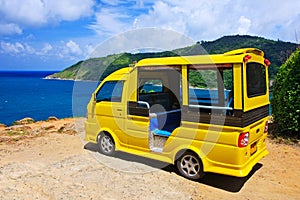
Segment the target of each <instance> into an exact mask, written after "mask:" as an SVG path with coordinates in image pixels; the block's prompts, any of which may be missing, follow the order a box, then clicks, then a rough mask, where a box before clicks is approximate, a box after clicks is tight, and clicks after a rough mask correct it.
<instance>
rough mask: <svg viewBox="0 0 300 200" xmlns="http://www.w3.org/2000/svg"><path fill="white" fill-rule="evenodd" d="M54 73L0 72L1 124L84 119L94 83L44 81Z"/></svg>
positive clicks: (95, 85)
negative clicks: (55, 118) (68, 118)
mask: <svg viewBox="0 0 300 200" xmlns="http://www.w3.org/2000/svg"><path fill="white" fill-rule="evenodd" d="M53 73H55V71H0V123H2V124H6V125H11V124H12V123H13V122H14V121H16V120H20V119H23V118H25V117H31V118H33V119H34V120H35V121H40V120H46V119H48V117H49V116H55V117H57V118H67V117H82V116H86V106H87V103H88V101H89V100H90V98H91V94H92V92H93V91H94V90H95V89H96V87H97V85H98V83H97V82H88V81H72V80H55V79H45V77H47V76H48V75H50V74H53Z"/></svg>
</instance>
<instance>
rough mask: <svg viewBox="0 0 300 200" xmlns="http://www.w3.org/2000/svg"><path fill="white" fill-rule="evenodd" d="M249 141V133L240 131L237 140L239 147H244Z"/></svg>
mask: <svg viewBox="0 0 300 200" xmlns="http://www.w3.org/2000/svg"><path fill="white" fill-rule="evenodd" d="M248 143H249V133H248V132H246V133H241V134H240V136H239V140H238V146H239V147H246V146H247V145H248Z"/></svg>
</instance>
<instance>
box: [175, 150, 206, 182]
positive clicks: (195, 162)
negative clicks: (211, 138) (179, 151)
mask: <svg viewBox="0 0 300 200" xmlns="http://www.w3.org/2000/svg"><path fill="white" fill-rule="evenodd" d="M176 167H177V169H178V172H179V174H180V175H182V176H183V177H185V178H187V179H190V180H199V179H200V178H201V177H202V176H203V167H202V162H201V160H200V159H199V157H198V156H197V155H196V154H195V153H192V152H188V151H187V152H185V153H183V155H182V156H180V158H179V159H177V161H176Z"/></svg>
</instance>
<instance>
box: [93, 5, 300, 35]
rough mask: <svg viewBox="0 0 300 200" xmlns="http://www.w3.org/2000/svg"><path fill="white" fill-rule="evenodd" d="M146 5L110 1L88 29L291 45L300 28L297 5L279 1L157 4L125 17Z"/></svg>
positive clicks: (299, 10) (112, 32) (100, 32)
mask: <svg viewBox="0 0 300 200" xmlns="http://www.w3.org/2000/svg"><path fill="white" fill-rule="evenodd" d="M145 2H146V3H147V6H149V1H137V2H136V4H135V5H131V4H130V7H128V6H127V7H124V6H123V4H122V3H120V1H113V3H111V4H110V5H109V6H107V7H106V8H102V9H101V10H100V12H99V13H97V14H96V16H97V18H96V22H95V23H94V24H93V25H92V26H90V28H92V29H95V31H96V32H97V33H99V34H100V35H103V33H108V34H111V35H114V34H118V33H120V32H123V31H126V30H130V29H134V28H143V27H157V28H166V29H171V30H175V31H178V32H180V33H183V34H186V35H188V36H190V37H192V38H194V39H195V40H214V39H217V38H219V37H221V36H223V35H233V34H252V35H258V36H263V37H266V38H270V39H277V38H280V39H283V40H290V41H291V40H292V41H293V40H295V36H294V35H295V30H299V27H300V20H299V15H300V3H295V1H294V0H285V1H284V3H283V2H282V1H278V0H270V1H260V0H252V1H251V2H244V1H240V0H224V1H219V0H210V1H207V0H199V1H194V0H156V1H153V2H152V4H151V6H150V8H149V9H148V10H146V11H145V12H143V13H139V12H137V13H139V14H137V15H134V16H131V15H130V14H128V13H130V12H129V11H128V10H132V11H133V13H134V11H137V10H138V8H139V6H137V5H140V7H143V8H145V7H144V4H145ZM118 3H119V4H118ZM117 4H118V5H117ZM114 5H117V6H114ZM121 5H122V6H121ZM147 8H148V7H147ZM297 16H298V17H297ZM299 35H300V33H299Z"/></svg>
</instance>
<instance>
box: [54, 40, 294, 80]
mask: <svg viewBox="0 0 300 200" xmlns="http://www.w3.org/2000/svg"><path fill="white" fill-rule="evenodd" d="M245 47H253V48H258V49H261V50H263V51H264V52H265V57H266V58H268V59H269V60H270V61H271V63H272V64H271V68H270V72H269V75H270V78H271V79H273V78H274V76H275V75H276V73H277V71H278V69H279V67H280V66H281V65H282V64H283V63H284V62H285V61H286V60H287V58H288V57H289V56H290V54H291V53H292V52H293V51H294V50H295V49H296V48H297V44H294V43H291V42H283V41H280V40H278V41H274V40H269V39H264V38H262V37H256V36H248V35H235V36H224V37H221V38H220V39H217V40H215V41H210V42H207V41H201V42H197V43H196V44H194V45H192V46H188V47H185V48H181V49H175V50H173V51H166V52H159V53H137V54H131V53H121V54H114V55H109V56H106V57H101V58H90V59H87V60H84V61H79V62H78V63H76V64H74V65H72V66H70V67H68V68H66V69H64V70H63V71H61V72H59V73H56V74H53V75H51V76H50V77H49V78H60V79H81V80H94V81H99V80H102V79H103V78H104V77H106V76H107V75H109V74H110V73H111V72H113V71H115V70H117V69H120V68H123V67H127V66H129V65H130V64H132V63H133V62H134V61H139V60H141V59H143V58H153V57H166V56H177V55H182V56H183V55H199V54H206V53H209V54H216V53H224V52H227V51H230V50H233V49H238V48H245ZM204 49H205V50H206V51H205V50H204Z"/></svg>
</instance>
